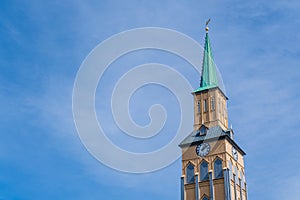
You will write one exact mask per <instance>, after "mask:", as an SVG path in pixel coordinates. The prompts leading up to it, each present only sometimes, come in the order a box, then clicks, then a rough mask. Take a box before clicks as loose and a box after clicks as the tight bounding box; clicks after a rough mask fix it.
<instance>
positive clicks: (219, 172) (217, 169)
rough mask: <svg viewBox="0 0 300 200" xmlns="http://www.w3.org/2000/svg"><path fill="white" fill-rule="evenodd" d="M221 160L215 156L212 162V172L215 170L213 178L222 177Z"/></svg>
mask: <svg viewBox="0 0 300 200" xmlns="http://www.w3.org/2000/svg"><path fill="white" fill-rule="evenodd" d="M222 168H223V167H222V160H221V159H219V158H217V159H216V161H215V163H214V172H215V178H222V177H223V171H222Z"/></svg>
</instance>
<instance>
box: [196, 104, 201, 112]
mask: <svg viewBox="0 0 300 200" xmlns="http://www.w3.org/2000/svg"><path fill="white" fill-rule="evenodd" d="M197 108H198V113H201V103H200V101H198V102H197Z"/></svg>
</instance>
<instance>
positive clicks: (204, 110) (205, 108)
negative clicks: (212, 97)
mask: <svg viewBox="0 0 300 200" xmlns="http://www.w3.org/2000/svg"><path fill="white" fill-rule="evenodd" d="M203 112H207V99H204V104H203Z"/></svg>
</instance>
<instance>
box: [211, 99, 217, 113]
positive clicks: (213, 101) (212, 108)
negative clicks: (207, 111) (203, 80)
mask: <svg viewBox="0 0 300 200" xmlns="http://www.w3.org/2000/svg"><path fill="white" fill-rule="evenodd" d="M215 109H216V106H215V97H211V110H215Z"/></svg>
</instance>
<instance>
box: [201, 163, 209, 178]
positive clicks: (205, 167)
mask: <svg viewBox="0 0 300 200" xmlns="http://www.w3.org/2000/svg"><path fill="white" fill-rule="evenodd" d="M206 180H208V163H207V162H206V161H205V160H204V161H202V163H201V165H200V181H206Z"/></svg>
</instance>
